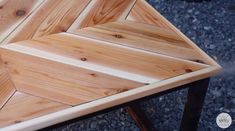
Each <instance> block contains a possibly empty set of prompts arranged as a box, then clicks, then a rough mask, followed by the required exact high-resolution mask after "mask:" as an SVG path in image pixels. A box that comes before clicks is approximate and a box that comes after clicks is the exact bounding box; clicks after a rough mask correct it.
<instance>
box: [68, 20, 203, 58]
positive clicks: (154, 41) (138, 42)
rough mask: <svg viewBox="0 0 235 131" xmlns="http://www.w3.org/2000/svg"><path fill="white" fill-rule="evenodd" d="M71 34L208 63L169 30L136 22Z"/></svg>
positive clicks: (113, 24)
mask: <svg viewBox="0 0 235 131" xmlns="http://www.w3.org/2000/svg"><path fill="white" fill-rule="evenodd" d="M71 33H73V34H76V35H81V36H85V37H89V38H93V39H98V40H102V41H107V42H111V43H115V44H119V45H124V46H128V47H133V48H137V49H142V50H146V51H150V52H154V53H159V54H164V55H168V56H171V57H177V58H182V59H186V60H190V61H206V60H205V58H204V57H203V56H202V55H201V54H199V53H198V52H197V51H196V50H194V49H193V48H192V47H191V46H190V45H188V44H187V43H186V42H185V41H184V40H182V39H178V37H177V35H176V34H175V33H174V32H172V31H170V30H167V29H164V28H159V27H156V26H151V25H146V24H141V23H134V22H111V23H107V24H102V25H97V26H93V27H87V28H83V29H80V30H75V31H72V32H71Z"/></svg>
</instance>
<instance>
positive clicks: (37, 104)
mask: <svg viewBox="0 0 235 131" xmlns="http://www.w3.org/2000/svg"><path fill="white" fill-rule="evenodd" d="M29 106H30V107H29ZM69 107H70V106H68V105H64V104H61V103H57V102H53V101H51V100H48V99H44V98H40V97H35V96H32V95H29V94H25V93H21V92H16V93H15V94H14V95H13V97H12V98H11V99H10V100H9V102H8V103H7V104H6V106H4V108H3V109H2V110H0V127H2V126H7V125H11V124H17V123H20V122H22V121H25V120H29V119H32V118H36V117H39V116H41V115H46V114H49V113H52V112H55V111H59V110H63V109H66V108H69Z"/></svg>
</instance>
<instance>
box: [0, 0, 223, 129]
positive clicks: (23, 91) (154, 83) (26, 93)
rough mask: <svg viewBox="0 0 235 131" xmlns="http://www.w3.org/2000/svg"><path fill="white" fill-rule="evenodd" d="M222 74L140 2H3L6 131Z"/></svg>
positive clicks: (0, 44) (1, 81)
mask: <svg viewBox="0 0 235 131" xmlns="http://www.w3.org/2000/svg"><path fill="white" fill-rule="evenodd" d="M220 70H221V67H220V66H219V65H218V64H217V63H216V62H215V61H214V60H213V59H211V58H210V57H209V56H208V55H207V54H206V53H205V52H203V51H202V50H201V49H200V48H199V47H197V45H196V44H195V43H193V42H192V41H191V40H189V39H188V38H187V37H186V36H185V35H184V34H182V33H181V32H180V31H179V30H178V29H176V28H175V27H174V26H173V25H172V24H171V23H170V22H169V21H167V20H166V19H165V18H164V17H163V16H162V15H161V14H160V13H158V12H157V11H155V9H154V8H152V7H151V6H150V5H149V4H148V3H147V2H146V1H145V0H0V127H5V126H9V127H6V128H4V129H3V130H15V129H17V130H37V129H39V128H42V127H45V126H50V125H52V124H56V123H59V122H62V121H65V120H69V119H73V118H75V117H79V116H82V115H86V114H89V113H93V112H96V111H99V110H101V109H106V108H109V107H112V106H115V105H119V104H122V103H125V102H129V101H132V100H135V99H139V98H142V97H145V96H148V95H152V94H155V93H159V92H162V91H166V90H169V89H172V88H174V87H176V86H181V85H183V84H187V83H190V82H193V81H196V80H200V79H203V78H206V77H209V76H211V75H213V74H215V73H217V72H219V71H220ZM72 106H75V107H73V108H71V107H72ZM29 107H30V108H29ZM60 110H63V111H61V112H57V111H60ZM49 113H53V114H50V115H48V114H49ZM41 116H42V117H41Z"/></svg>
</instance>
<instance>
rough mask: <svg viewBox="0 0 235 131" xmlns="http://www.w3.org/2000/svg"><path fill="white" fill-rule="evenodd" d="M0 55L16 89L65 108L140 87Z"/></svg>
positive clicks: (39, 61)
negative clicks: (50, 100)
mask: <svg viewBox="0 0 235 131" xmlns="http://www.w3.org/2000/svg"><path fill="white" fill-rule="evenodd" d="M10 45H11V44H10ZM1 54H2V58H3V61H4V63H5V65H6V67H7V68H8V70H9V72H10V75H11V78H12V81H13V82H14V84H15V86H16V88H17V90H19V91H23V92H27V93H30V94H33V95H36V96H40V97H44V98H49V99H52V100H54V101H58V102H61V103H65V104H69V105H77V104H81V103H84V102H88V101H92V100H95V99H98V98H102V97H105V96H109V95H113V94H116V93H120V92H123V91H127V90H129V89H133V88H136V87H139V86H141V85H144V84H141V83H138V82H133V81H130V80H125V79H121V78H117V77H113V76H110V75H106V74H103V73H99V72H96V71H92V70H86V69H82V68H78V67H75V66H71V65H67V64H64V63H61V62H55V61H51V60H47V59H45V58H39V57H35V56H31V55H27V54H23V53H19V52H14V51H9V50H3V49H2V50H1ZM41 55H43V54H41ZM75 64H76V63H75Z"/></svg>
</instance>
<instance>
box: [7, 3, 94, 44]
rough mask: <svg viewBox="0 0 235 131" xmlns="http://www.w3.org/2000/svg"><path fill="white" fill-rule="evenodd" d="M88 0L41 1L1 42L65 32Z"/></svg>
mask: <svg viewBox="0 0 235 131" xmlns="http://www.w3.org/2000/svg"><path fill="white" fill-rule="evenodd" d="M89 2H90V0H48V1H46V2H44V3H43V5H41V6H40V8H38V9H37V10H36V11H35V12H34V13H33V14H32V15H31V16H30V17H29V18H28V19H26V20H25V21H24V22H23V24H21V25H20V26H19V27H18V28H17V29H16V30H15V31H14V32H13V33H12V34H11V35H10V36H9V37H8V38H7V39H6V40H5V41H4V42H3V43H4V44H7V43H13V42H17V41H22V40H27V39H32V38H34V37H41V36H44V35H48V34H53V33H59V32H65V31H67V30H68V28H69V27H70V26H71V25H72V23H73V22H74V21H75V19H76V18H77V17H78V16H79V14H80V13H81V12H82V11H83V9H84V8H85V7H86V6H87V4H88V3H89Z"/></svg>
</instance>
